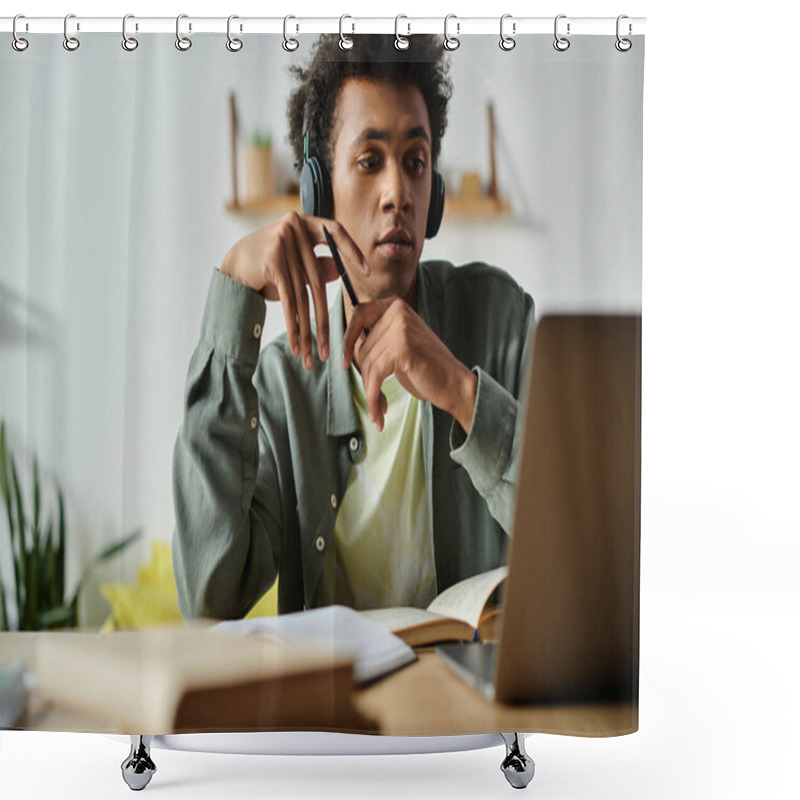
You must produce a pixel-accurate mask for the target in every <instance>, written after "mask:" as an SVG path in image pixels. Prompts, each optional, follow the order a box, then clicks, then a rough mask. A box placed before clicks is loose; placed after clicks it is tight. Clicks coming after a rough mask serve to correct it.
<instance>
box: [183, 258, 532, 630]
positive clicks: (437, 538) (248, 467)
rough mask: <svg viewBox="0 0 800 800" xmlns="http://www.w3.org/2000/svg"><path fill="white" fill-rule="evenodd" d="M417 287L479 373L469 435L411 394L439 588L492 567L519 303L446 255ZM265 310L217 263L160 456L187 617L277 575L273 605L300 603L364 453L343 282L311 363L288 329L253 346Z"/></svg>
mask: <svg viewBox="0 0 800 800" xmlns="http://www.w3.org/2000/svg"><path fill="white" fill-rule="evenodd" d="M417 297H418V313H419V314H420V316H421V317H422V319H423V320H424V321H425V323H426V324H427V325H428V326H429V327H430V328H431V330H432V331H433V332H434V333H435V334H436V335H437V336H438V337H439V339H441V340H442V342H444V344H446V345H447V347H448V348H449V349H450V350H451V352H452V353H453V354H454V355H455V356H456V358H458V359H459V360H460V361H461V362H462V363H464V364H466V365H467V366H469V367H470V368H472V369H473V371H474V372H475V373H476V375H477V376H478V393H477V398H476V404H475V413H474V417H473V421H472V426H471V429H470V432H469V434H468V435H467V434H465V432H464V431H463V429H462V428H461V426H460V425H459V424H458V423H457V422H456V421H455V420H454V419H453V418H452V417H450V416H449V415H448V414H446V413H445V412H443V411H441V410H440V409H438V408H435V407H434V406H432V405H431V404H430V403H429V402H424V403H422V444H423V454H424V466H425V483H426V488H427V492H428V497H429V499H430V513H431V522H432V530H433V548H434V561H435V566H436V576H437V591H439V592H441V591H443V590H444V589H446V588H447V587H448V586H451V585H452V584H453V583H456V582H457V581H460V580H463V579H464V578H467V577H469V576H470V575H474V574H476V573H479V572H483V571H485V570H488V569H491V568H493V567H496V566H499V565H500V564H501V563H503V558H504V547H505V544H506V541H507V539H508V536H507V534H509V533H510V530H511V518H512V515H513V494H514V486H515V476H516V471H517V455H518V449H519V433H520V432H519V431H518V430H517V415H518V410H519V402H518V397H519V391H520V387H521V385H522V378H523V376H522V370H523V368H524V364H525V363H526V358H527V357H526V345H527V342H528V339H529V335H528V334H529V330H530V328H531V326H532V325H533V300H532V298H531V297H530V295H528V294H526V293H525V292H524V291H523V290H522V288H521V287H520V286H519V285H518V284H517V283H516V282H515V281H514V280H513V279H512V278H511V277H510V276H509V275H507V274H506V273H504V272H502V271H501V270H498V269H496V268H494V267H490V266H487V265H486V264H481V263H472V264H468V265H465V266H462V267H454V266H453V265H452V264H450V263H449V262H445V261H427V262H421V263H420V265H419V269H418V273H417ZM265 314H266V308H265V303H264V300H263V298H262V297H261V295H259V294H258V293H257V292H254V291H253V290H251V289H248V288H247V287H245V286H244V285H242V284H240V283H239V282H237V281H235V280H233V279H231V278H228V277H227V276H225V275H223V274H222V273H220V272H219V271H218V270H215V272H214V274H213V276H212V279H211V287H210V289H209V294H208V298H207V301H206V307H205V313H204V316H203V322H202V327H201V334H200V342H199V344H198V346H197V349H196V350H195V352H194V354H193V356H192V360H191V363H190V365H189V371H188V376H187V381H186V391H185V406H184V420H183V424H182V425H181V428H180V431H179V433H178V438H177V441H176V443H175V450H174V460H173V490H174V502H175V535H174V537H173V562H174V566H175V578H176V581H177V585H178V604H179V607H180V610H181V613H182V614H183V616H184V617H187V618H188V617H196V616H205V617H213V618H219V619H228V618H238V617H241V616H244V615H245V614H246V613H247V612H248V611H249V609H250V608H251V607H252V606H253V605H254V604H255V603H256V602H257V601H258V599H259V598H260V597H261V596H262V595H263V594H264V592H266V591H267V589H268V588H269V587H270V586H271V585H272V584H273V582H274V581H275V579H276V577H277V575H278V573H280V582H279V585H278V610H279V612H280V613H286V612H290V611H297V610H300V609H303V608H310V607H312V606H313V605H314V597H315V593H316V587H317V583H318V581H319V578H320V574H321V571H322V565H323V561H324V559H325V557H326V553H327V552H328V550H329V547H328V545H329V544H330V543H331V541H332V537H333V530H334V522H335V519H336V511H337V508H338V506H339V503H340V501H341V499H342V497H343V495H344V491H345V488H346V487H347V479H348V476H349V472H350V469H351V467H352V465H353V463H354V462H355V461H358V460H359V459H361V458H363V456H364V447H363V435H362V432H361V428H360V425H359V421H358V415H357V413H356V409H355V406H354V403H353V397H352V393H351V389H350V385H349V380H348V374H347V372H346V371H345V370H344V369H343V368H342V340H343V337H344V330H345V318H344V309H343V304H342V301H341V293H340V294H339V295H338V296H337V299H336V301H335V302H334V304H333V307H332V309H331V312H330V358H329V359H328V361H327V362H325V363H322V362H320V361H319V360H318V359H316V358H315V361H314V366H313V368H312V369H311V370H309V371H307V370H305V369H304V368H303V366H302V364H301V362H300V359H299V358H296V357H294V356H292V354H291V351H290V349H289V344H288V340H287V337H286V334H283V335H282V336H279V337H277V338H276V339H275V340H274V341H272V342H270V343H269V344H268V345H267V346H266V347H265V348H264V349H263V350H262V351H261V352H260V354H259V350H260V339H261V328H262V325H263V323H264V318H265ZM314 352H315V355H316V339H315V340H314ZM397 535H398V536H402V535H403V532H402V530H398V531H397Z"/></svg>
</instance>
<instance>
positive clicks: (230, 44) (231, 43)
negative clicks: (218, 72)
mask: <svg viewBox="0 0 800 800" xmlns="http://www.w3.org/2000/svg"><path fill="white" fill-rule="evenodd" d="M235 19H239V17H237V16H236V14H231V15H230V16H229V17H228V41H227V42H225V47H227V48H228V50H230V51H231V53H238V52H239V51H240V50H241V49H242V47H244V44H243V43H242V40H241V39H236V38H235V37H233V36H231V22H232V21H233V20H235ZM239 30H241V28H240V29H239Z"/></svg>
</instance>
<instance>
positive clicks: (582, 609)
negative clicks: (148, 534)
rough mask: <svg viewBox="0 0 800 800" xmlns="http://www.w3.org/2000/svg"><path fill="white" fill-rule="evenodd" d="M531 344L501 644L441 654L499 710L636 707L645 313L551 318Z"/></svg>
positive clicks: (454, 647)
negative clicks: (593, 704) (585, 704)
mask: <svg viewBox="0 0 800 800" xmlns="http://www.w3.org/2000/svg"><path fill="white" fill-rule="evenodd" d="M531 336H532V346H530V344H529V347H528V351H529V356H528V363H527V365H526V378H525V385H524V390H523V395H522V398H523V399H522V404H521V408H522V416H521V418H520V419H521V420H523V422H524V429H523V431H522V442H521V453H520V464H519V472H518V476H517V491H516V497H515V501H514V503H515V507H514V518H513V520H514V521H513V528H512V535H511V537H510V545H509V548H508V557H507V561H508V568H509V569H508V578H507V580H506V584H505V587H504V592H503V611H502V616H501V624H500V632H499V637H498V641H497V642H496V643H471V644H459V643H448V644H442V645H439V646H438V647H437V648H436V652H437V654H438V655H439V657H440V658H441V659H442V660H443V661H444V662H445V663H446V664H447V665H448V666H449V667H450V668H451V669H453V670H454V671H455V672H456V673H457V674H458V675H460V676H461V677H462V678H464V679H465V680H467V681H469V682H470V683H471V684H473V685H474V686H476V687H477V688H478V689H479V690H480V691H482V692H483V693H484V694H485V695H486V696H487V697H488V698H490V699H491V700H496V701H499V702H504V703H557V702H565V701H566V702H581V701H613V700H629V701H631V700H632V701H634V702H635V701H636V700H637V698H638V673H639V530H640V529H639V524H640V495H641V488H640V470H641V457H640V451H641V316H640V315H629V316H623V315H620V316H608V315H550V316H544V317H543V318H542V319H541V320H540V321H539V323H538V325H537V326H536V328H535V330H534V331H533V332H532V333H531Z"/></svg>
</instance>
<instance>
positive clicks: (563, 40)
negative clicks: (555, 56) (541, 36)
mask: <svg viewBox="0 0 800 800" xmlns="http://www.w3.org/2000/svg"><path fill="white" fill-rule="evenodd" d="M566 18H567V15H566V14H558V15H557V16H556V19H555V22H554V23H553V36H555V40H554V41H553V47H554V48H555V49H556V50H558V52H559V53H563V52H565V51H566V50H569V44H570V42H569V39H567V36H569V34H570V28H571V27H572V26H571V25H570V23H569V22H568V23H567V36H561V34H559V32H558V21H559V20H561V19H566Z"/></svg>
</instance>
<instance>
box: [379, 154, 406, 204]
mask: <svg viewBox="0 0 800 800" xmlns="http://www.w3.org/2000/svg"><path fill="white" fill-rule="evenodd" d="M410 207H411V192H410V186H409V181H408V176H407V175H406V174H405V173H404V172H403V167H402V164H400V163H398V162H397V161H394V160H390V161H388V162H387V166H386V169H385V171H384V186H383V196H382V198H381V208H382V209H383V210H384V211H408V209H409V208H410Z"/></svg>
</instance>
